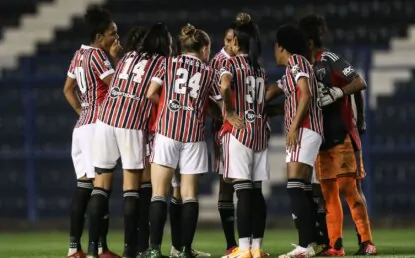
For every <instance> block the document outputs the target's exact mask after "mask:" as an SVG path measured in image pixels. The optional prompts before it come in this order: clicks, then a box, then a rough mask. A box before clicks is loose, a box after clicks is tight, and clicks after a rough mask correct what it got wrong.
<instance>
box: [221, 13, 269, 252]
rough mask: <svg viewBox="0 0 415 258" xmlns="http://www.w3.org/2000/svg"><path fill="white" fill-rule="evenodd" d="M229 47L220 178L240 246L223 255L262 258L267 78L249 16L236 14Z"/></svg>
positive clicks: (224, 76)
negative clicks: (227, 188)
mask: <svg viewBox="0 0 415 258" xmlns="http://www.w3.org/2000/svg"><path fill="white" fill-rule="evenodd" d="M231 49H232V52H233V54H235V56H233V57H230V58H228V59H227V60H226V63H225V66H224V68H223V69H222V73H221V88H220V91H221V95H222V98H223V100H224V108H223V109H224V112H223V116H224V125H223V127H222V129H221V132H220V134H221V139H222V144H223V152H224V159H225V161H224V164H225V166H224V177H225V178H226V179H228V180H232V182H233V187H234V189H235V192H236V196H237V198H238V203H237V210H236V214H237V215H236V216H237V218H238V219H237V228H238V233H239V246H238V248H235V249H233V251H232V252H231V253H230V254H228V255H226V256H224V257H229V258H233V257H235V258H236V257H241V258H245V257H247V258H250V257H263V256H264V254H263V252H262V250H261V248H262V238H263V236H264V230H265V220H266V204H265V199H264V196H263V194H262V189H261V182H262V181H264V180H268V179H269V164H268V152H267V145H268V133H269V132H268V125H267V124H268V119H267V116H266V114H265V113H264V107H265V104H266V103H265V92H266V83H267V76H266V73H265V70H264V68H263V67H262V66H261V65H260V64H259V63H258V58H259V56H260V54H261V43H260V39H259V30H258V28H257V26H256V24H255V23H254V22H253V21H252V20H251V17H250V16H249V15H248V14H244V13H241V14H238V16H237V18H236V27H235V30H234V38H233V39H232V42H231Z"/></svg>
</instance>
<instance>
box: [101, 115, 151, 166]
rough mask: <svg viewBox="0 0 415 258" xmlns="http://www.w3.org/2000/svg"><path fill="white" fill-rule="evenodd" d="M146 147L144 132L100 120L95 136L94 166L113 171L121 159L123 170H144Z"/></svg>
mask: <svg viewBox="0 0 415 258" xmlns="http://www.w3.org/2000/svg"><path fill="white" fill-rule="evenodd" d="M145 146H146V141H145V134H144V132H143V131H142V130H134V129H124V128H117V127H113V126H110V125H107V124H105V123H103V122H101V121H99V120H98V121H97V122H96V127H95V135H94V166H95V167H96V168H103V169H113V168H115V166H116V165H117V160H118V159H119V158H120V157H121V162H122V168H123V169H144V165H145V157H146V156H145V155H146V147H145Z"/></svg>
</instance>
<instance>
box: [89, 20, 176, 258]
mask: <svg viewBox="0 0 415 258" xmlns="http://www.w3.org/2000/svg"><path fill="white" fill-rule="evenodd" d="M170 52H171V36H170V33H169V32H168V30H167V27H166V26H165V25H163V24H160V23H159V24H156V25H154V26H153V27H152V28H151V29H150V30H149V32H148V33H147V35H146V36H145V39H144V41H143V45H142V47H141V49H140V52H137V50H133V51H130V52H128V53H126V54H125V55H124V57H123V58H122V59H121V60H120V63H119V65H118V66H117V69H116V71H115V74H114V79H113V80H112V81H111V88H110V91H109V94H107V96H106V97H105V100H104V101H103V104H102V106H101V110H100V113H99V116H98V121H97V125H96V129H95V137H94V147H95V148H94V166H95V171H96V173H97V176H96V178H95V187H94V192H93V193H92V197H91V211H90V223H91V226H90V231H89V234H90V243H94V242H95V241H96V238H97V236H98V233H99V230H100V228H99V224H96V223H94V221H95V220H96V218H99V217H101V216H102V215H103V214H104V211H105V209H106V207H105V206H106V205H108V202H107V200H106V196H107V195H108V191H109V189H111V184H112V176H113V174H112V173H113V172H114V168H115V166H116V164H117V160H118V159H119V158H121V162H122V167H123V171H124V172H123V197H124V252H123V257H128V258H130V257H135V256H136V247H137V234H138V231H137V223H138V220H137V217H138V215H139V210H138V209H139V206H138V190H139V180H140V177H141V174H142V172H143V169H144V166H145V158H146V148H145V146H146V137H147V127H148V119H149V116H150V110H151V105H152V104H151V102H150V101H149V100H148V99H147V98H146V93H147V90H148V86H149V85H150V81H151V78H153V77H154V75H155V73H156V72H157V71H158V70H159V69H160V67H161V65H162V64H163V62H164V58H165V57H166V56H168V55H169V54H170ZM94 193H95V194H94ZM90 247H91V246H90ZM89 254H90V255H95V254H96V248H94V249H92V248H91V250H89Z"/></svg>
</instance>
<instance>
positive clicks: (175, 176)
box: [171, 169, 181, 188]
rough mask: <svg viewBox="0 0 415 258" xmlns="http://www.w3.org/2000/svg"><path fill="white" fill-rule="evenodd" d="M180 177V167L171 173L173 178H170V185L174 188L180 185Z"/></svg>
mask: <svg viewBox="0 0 415 258" xmlns="http://www.w3.org/2000/svg"><path fill="white" fill-rule="evenodd" d="M180 182H181V177H180V169H176V170H175V171H174V174H173V178H172V179H171V186H172V187H174V188H176V187H180Z"/></svg>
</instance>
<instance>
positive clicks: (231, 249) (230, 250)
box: [225, 246, 238, 256]
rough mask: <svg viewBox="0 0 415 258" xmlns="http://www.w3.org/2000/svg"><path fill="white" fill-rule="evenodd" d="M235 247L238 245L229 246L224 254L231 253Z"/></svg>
mask: <svg viewBox="0 0 415 258" xmlns="http://www.w3.org/2000/svg"><path fill="white" fill-rule="evenodd" d="M235 248H238V246H234V247H231V248H229V249H227V250H226V253H225V256H226V255H228V254H231V253H232V252H233V250H234V249H235Z"/></svg>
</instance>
